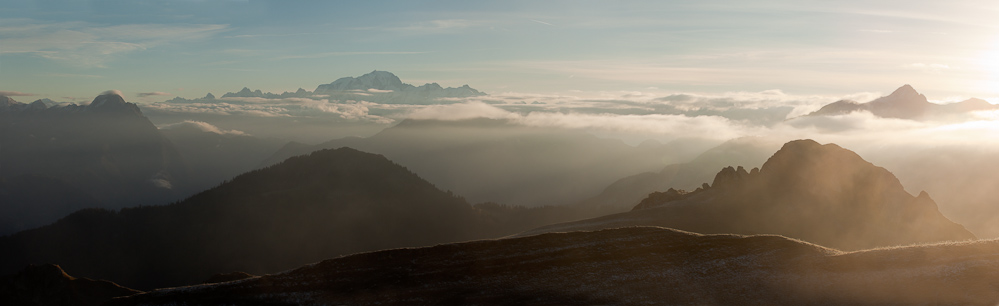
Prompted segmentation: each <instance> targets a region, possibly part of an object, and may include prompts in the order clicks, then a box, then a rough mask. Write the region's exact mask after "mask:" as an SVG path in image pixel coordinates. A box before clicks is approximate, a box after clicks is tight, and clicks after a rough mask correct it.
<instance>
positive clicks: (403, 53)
mask: <svg viewBox="0 0 999 306" xmlns="http://www.w3.org/2000/svg"><path fill="white" fill-rule="evenodd" d="M426 53H430V52H427V51H353V52H324V53H316V54H308V55H288V56H281V57H278V59H313V58H324V57H335V56H353V55H412V54H426Z"/></svg>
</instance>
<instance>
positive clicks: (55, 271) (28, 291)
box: [0, 264, 141, 306]
mask: <svg viewBox="0 0 999 306" xmlns="http://www.w3.org/2000/svg"><path fill="white" fill-rule="evenodd" d="M136 293H141V291H138V290H134V289H129V288H125V287H122V286H119V285H118V284H115V283H112V282H109V281H103V280H92V279H87V278H76V277H72V276H70V275H69V274H66V271H63V270H62V268H61V267H59V266H58V265H52V264H45V265H31V266H28V267H27V268H25V269H24V270H21V271H19V272H17V273H16V274H13V275H9V276H4V277H0V304H3V305H23V306H57V305H61V306H90V305H92V306H97V305H101V304H103V303H105V302H107V301H109V300H111V299H112V298H115V297H120V296H129V295H133V294H136Z"/></svg>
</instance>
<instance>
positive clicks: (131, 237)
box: [0, 148, 573, 289]
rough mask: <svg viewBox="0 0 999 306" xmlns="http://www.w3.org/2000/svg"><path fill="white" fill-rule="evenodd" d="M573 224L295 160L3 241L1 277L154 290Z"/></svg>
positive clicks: (336, 156) (378, 175)
mask: <svg viewBox="0 0 999 306" xmlns="http://www.w3.org/2000/svg"><path fill="white" fill-rule="evenodd" d="M571 218H573V216H572V215H571V214H569V213H565V212H564V211H562V210H558V209H553V208H537V209H527V208H517V207H508V206H502V205H496V204H490V205H483V206H474V207H473V206H472V205H469V204H468V203H467V202H466V201H465V200H464V199H462V198H461V197H459V196H457V195H454V194H452V193H451V192H445V191H441V190H439V189H437V188H435V187H434V186H433V185H432V184H430V183H429V182H427V181H425V180H423V179H421V178H420V177H418V176H416V174H414V173H412V172H410V171H409V170H408V169H406V168H403V167H401V166H399V165H396V164H394V163H392V162H391V161H389V160H387V159H385V158H384V157H382V156H379V155H374V154H369V153H364V152H360V151H357V150H353V149H349V148H342V149H336V150H323V151H317V152H313V153H312V154H310V155H308V156H299V157H293V158H290V159H288V160H286V161H284V162H282V163H280V164H277V165H274V166H271V167H267V168H265V169H260V170H256V171H253V172H249V173H246V174H243V175H240V176H238V177H236V178H233V179H232V180H231V181H229V182H226V183H224V184H221V185H220V186H218V187H216V188H212V189H210V190H207V191H204V192H201V193H199V194H197V195H195V196H192V197H190V198H188V199H186V200H184V201H181V202H178V203H174V204H170V205H165V206H145V207H136V208H125V209H122V210H120V211H107V210H97V209H91V210H82V211H79V212H77V213H74V214H72V215H70V216H68V217H65V218H63V219H61V220H59V221H58V222H56V223H54V224H51V225H48V226H44V227H41V228H37V229H33V230H27V231H22V232H19V233H17V234H14V235H11V236H7V237H0V249H2V250H4V251H3V252H0V275H4V274H8V273H13V272H15V271H18V270H19V269H21V268H23V267H24V266H25V265H27V264H31V263H35V264H43V263H57V264H59V265H60V266H62V267H64V268H66V269H68V270H71V271H74V273H75V274H79V275H82V276H85V277H92V278H100V279H108V280H113V281H115V282H118V283H121V284H123V285H126V286H129V287H134V288H140V289H150V288H159V287H165V286H176V285H183V284H194V283H198V282H200V281H201V280H204V279H207V278H208V277H209V276H211V275H213V274H216V273H221V272H230V271H245V272H249V273H253V274H263V273H274V272H277V271H282V270H286V269H290V268H294V267H297V266H300V265H303V264H307V263H311V262H316V261H319V260H322V259H326V258H332V257H336V256H341V255H346V254H351V253H356V252H362V251H373V250H381V249H389V248H398V247H415V246H425V245H433V244H437V243H444V242H455V241H465V240H472V239H483V238H491V237H500V236H503V235H509V234H513V233H516V232H519V231H523V230H526V229H529V228H533V227H537V226H541V225H544V224H550V223H553V222H562V221H567V220H572V219H571Z"/></svg>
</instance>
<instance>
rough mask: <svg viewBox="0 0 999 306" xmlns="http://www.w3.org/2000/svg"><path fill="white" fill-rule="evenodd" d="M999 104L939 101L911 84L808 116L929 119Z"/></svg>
mask: <svg viewBox="0 0 999 306" xmlns="http://www.w3.org/2000/svg"><path fill="white" fill-rule="evenodd" d="M994 109H999V106H997V105H993V104H990V103H988V101H985V100H982V99H976V98H971V99H968V100H964V101H961V102H957V103H951V104H936V103H932V102H930V101H929V100H927V99H926V96H924V95H923V94H920V93H919V92H916V90H915V89H914V88H912V86H910V85H909V84H906V85H902V87H899V88H898V89H895V91H893V92H892V93H891V94H890V95H887V96H884V97H880V98H877V99H874V100H872V101H870V102H867V103H857V102H856V101H850V100H840V101H836V102H833V103H829V104H826V105H824V106H822V108H820V109H819V110H817V111H814V112H811V113H809V114H808V115H806V116H833V115H843V114H849V113H852V112H858V111H868V112H871V113H872V114H874V115H875V116H878V117H883V118H900V119H913V120H921V119H929V118H934V117H940V116H948V115H954V114H960V113H966V112H971V111H979V110H994Z"/></svg>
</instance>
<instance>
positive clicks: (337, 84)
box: [315, 70, 413, 93]
mask: <svg viewBox="0 0 999 306" xmlns="http://www.w3.org/2000/svg"><path fill="white" fill-rule="evenodd" d="M412 87H413V85H409V84H404V83H402V80H400V79H399V77H397V76H396V75H395V74H392V73H391V72H388V71H378V70H375V71H372V72H370V73H367V74H365V75H362V76H359V77H356V78H355V77H342V78H339V79H337V80H336V81H333V83H329V84H325V85H319V87H316V90H315V92H316V93H325V92H327V91H333V90H368V89H378V90H392V91H402V90H406V89H409V88H412Z"/></svg>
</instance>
